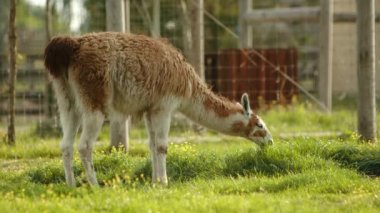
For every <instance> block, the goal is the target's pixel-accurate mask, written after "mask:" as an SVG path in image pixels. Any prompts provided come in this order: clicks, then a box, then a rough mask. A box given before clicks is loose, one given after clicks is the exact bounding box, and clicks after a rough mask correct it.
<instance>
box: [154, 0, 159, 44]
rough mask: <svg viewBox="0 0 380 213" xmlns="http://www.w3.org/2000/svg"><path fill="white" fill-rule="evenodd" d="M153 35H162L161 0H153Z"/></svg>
mask: <svg viewBox="0 0 380 213" xmlns="http://www.w3.org/2000/svg"><path fill="white" fill-rule="evenodd" d="M152 36H153V37H155V38H158V37H160V0H154V1H153V26H152Z"/></svg>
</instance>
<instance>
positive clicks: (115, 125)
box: [110, 114, 130, 151]
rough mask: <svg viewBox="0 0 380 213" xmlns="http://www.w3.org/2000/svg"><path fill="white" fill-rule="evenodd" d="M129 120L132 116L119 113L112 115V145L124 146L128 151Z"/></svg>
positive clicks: (116, 146)
mask: <svg viewBox="0 0 380 213" xmlns="http://www.w3.org/2000/svg"><path fill="white" fill-rule="evenodd" d="M129 120H130V116H123V115H119V114H115V115H112V116H111V117H110V132H111V143H110V146H111V147H115V148H119V147H122V149H123V150H124V151H128V142H129Z"/></svg>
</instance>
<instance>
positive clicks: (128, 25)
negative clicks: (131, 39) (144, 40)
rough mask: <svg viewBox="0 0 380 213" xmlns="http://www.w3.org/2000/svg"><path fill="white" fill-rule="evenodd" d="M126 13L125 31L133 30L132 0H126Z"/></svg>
mask: <svg viewBox="0 0 380 213" xmlns="http://www.w3.org/2000/svg"><path fill="white" fill-rule="evenodd" d="M124 12H125V13H124V15H125V21H124V22H125V32H126V33H130V32H131V2H130V1H129V0H125V2H124Z"/></svg>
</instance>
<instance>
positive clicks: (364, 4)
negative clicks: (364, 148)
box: [356, 0, 376, 142]
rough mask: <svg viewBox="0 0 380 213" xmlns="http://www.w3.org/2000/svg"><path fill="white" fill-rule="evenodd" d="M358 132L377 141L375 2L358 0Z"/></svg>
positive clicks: (369, 139)
mask: <svg viewBox="0 0 380 213" xmlns="http://www.w3.org/2000/svg"><path fill="white" fill-rule="evenodd" d="M356 5H357V10H358V16H357V23H356V24H357V39H358V42H357V45H358V50H357V62H358V67H357V69H358V70H357V76H358V89H359V93H358V96H359V97H358V132H359V135H360V136H361V138H362V139H363V140H366V141H372V142H375V141H376V96H375V2H374V0H360V1H359V0H357V1H356Z"/></svg>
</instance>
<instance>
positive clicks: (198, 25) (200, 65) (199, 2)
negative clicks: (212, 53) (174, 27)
mask: <svg viewBox="0 0 380 213" xmlns="http://www.w3.org/2000/svg"><path fill="white" fill-rule="evenodd" d="M194 2H195V3H196V4H192V5H193V6H192V10H191V16H192V17H191V28H192V30H191V31H192V37H193V48H192V57H191V58H192V60H193V61H192V63H193V66H194V68H195V71H196V72H197V73H198V75H199V76H200V77H201V78H202V79H203V80H205V71H204V22H203V6H204V4H203V3H204V1H203V0H195V1H194Z"/></svg>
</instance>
